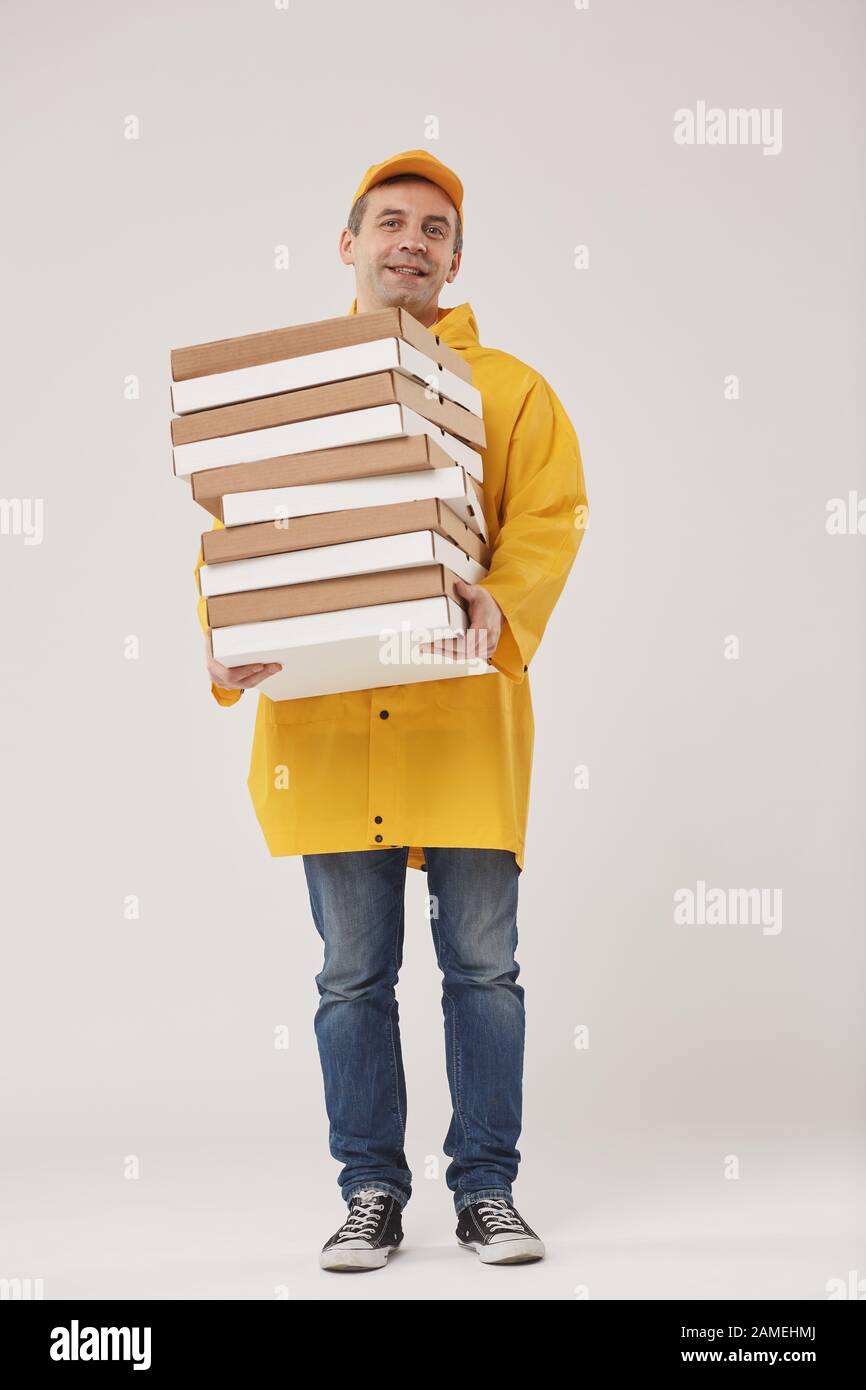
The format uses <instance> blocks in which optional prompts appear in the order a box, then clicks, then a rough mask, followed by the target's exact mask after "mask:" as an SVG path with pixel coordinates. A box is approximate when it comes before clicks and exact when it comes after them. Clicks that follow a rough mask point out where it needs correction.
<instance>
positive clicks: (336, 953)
mask: <svg viewBox="0 0 866 1390" xmlns="http://www.w3.org/2000/svg"><path fill="white" fill-rule="evenodd" d="M408 857H409V848H408V846H403V847H401V848H398V849H380V850H356V851H355V850H353V851H346V852H343V853H335V854H305V855H304V856H303V860H304V871H305V873H306V876H307V886H308V888H309V892H310V905H311V907H312V910H313V918H314V921H315V924H316V929H317V931H318V932H319V935H320V936H321V938H322V940H323V942H324V945H325V951H324V964H323V967H322V970H321V972H320V974H318V975H317V976H316V985H317V987H318V991H319V1006H318V1009H317V1011H316V1016H315V1025H314V1026H315V1032H316V1040H317V1043H318V1047H319V1057H320V1059H321V1064H322V1076H323V1080H324V1085H325V1107H326V1109H327V1112H328V1120H329V1123H330V1132H329V1145H330V1151H331V1156H332V1157H333V1158H336V1159H338V1160H339V1161H340V1162H341V1163H342V1165H343V1167H342V1169H341V1171H340V1173H339V1175H338V1177H337V1182H338V1183H339V1184H340V1190H341V1192H342V1195H343V1197H344V1198H345V1200H346V1201H348V1200H349V1198H350V1197H351V1196H352V1195H353V1194H354V1193H355V1192H358V1191H360V1190H361V1188H363V1187H374V1188H378V1189H379V1190H380V1191H382V1192H389V1193H391V1194H392V1195H393V1196H394V1197H396V1198H397V1200H398V1201H399V1203H400V1205H401V1207H402V1206H405V1204H406V1202H407V1201H408V1200H409V1198H410V1197H411V1195H412V1173H411V1171H410V1169H409V1165H408V1163H407V1162H406V1155H405V1153H404V1151H403V1145H404V1142H405V1136H406V1079H405V1076H404V1074H403V1058H402V1055H401V1051H400V1026H399V1021H398V1006H397V1000H396V998H395V995H394V986H395V985H396V983H397V978H398V975H399V971H400V966H401V965H402V962H403V928H404V921H405V915H404V901H403V895H404V891H405V885H406V870H407V860H408ZM424 857H425V862H426V866H427V879H428V885H429V887H428V893H429V895H430V923H431V928H432V932H433V943H434V946H435V949H436V959H437V961H438V963H439V968H440V970H441V971H442V976H443V980H442V1012H443V1015H444V1022H445V1064H446V1071H447V1075H448V1085H449V1088H450V1091H451V1105H452V1115H451V1123H450V1125H449V1127H448V1133H447V1134H446V1136H445V1140H444V1143H443V1149H444V1152H445V1153H446V1154H447V1155H448V1157H449V1158H450V1159H451V1163H450V1164H449V1165H448V1168H447V1170H446V1173H445V1181H446V1183H447V1184H448V1187H449V1188H450V1190H451V1192H452V1193H453V1194H454V1205H455V1209H456V1210H457V1212H460V1211H462V1209H463V1207H465V1206H466V1205H467V1203H468V1202H470V1201H476V1200H477V1199H478V1198H479V1197H509V1198H510V1197H511V1184H512V1182H513V1181H514V1178H515V1177H516V1174H517V1165H518V1163H519V1162H520V1153H519V1151H518V1149H517V1147H516V1144H517V1138H518V1135H519V1134H520V1130H521V1125H522V1101H523V1052H524V1032H525V1011H524V1005H523V993H524V992H523V988H522V986H520V985H518V984H517V976H518V974H519V971H520V967H519V965H518V964H517V961H516V960H515V959H514V952H515V949H516V947H517V884H518V877H519V875H520V872H521V870H520V869H519V868H518V867H517V861H516V859H515V857H514V855H513V854H512V853H511V851H510V850H501V849H427V850H425V856H424Z"/></svg>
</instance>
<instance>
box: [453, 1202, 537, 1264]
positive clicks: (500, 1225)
mask: <svg viewBox="0 0 866 1390" xmlns="http://www.w3.org/2000/svg"><path fill="white" fill-rule="evenodd" d="M457 1244H458V1245H460V1246H462V1248H463V1249H464V1250H474V1251H475V1253H476V1254H477V1256H478V1258H479V1259H480V1260H481V1261H482V1262H483V1263H484V1264H486V1265H518V1264H523V1263H524V1262H525V1261H527V1260H541V1259H543V1258H544V1242H543V1241H542V1240H539V1238H538V1236H537V1235H536V1234H535V1231H533V1230H532V1229H531V1228H530V1227H529V1226H527V1224H526V1222H525V1221H524V1220H523V1217H522V1216H521V1215H520V1213H519V1211H518V1210H517V1208H516V1207H515V1206H513V1205H512V1203H511V1202H509V1201H507V1200H506V1199H505V1198H503V1197H479V1199H478V1201H477V1202H470V1203H469V1205H468V1206H466V1207H464V1208H463V1210H462V1211H461V1213H460V1215H459V1216H458V1218H457Z"/></svg>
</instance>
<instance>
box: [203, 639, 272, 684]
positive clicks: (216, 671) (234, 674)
mask: <svg viewBox="0 0 866 1390" xmlns="http://www.w3.org/2000/svg"><path fill="white" fill-rule="evenodd" d="M205 653H206V656H207V669H208V675H209V676H210V678H211V680H212V681H213V683H214V685H218V686H219V687H220V689H222V690H249V689H251V687H252V686H254V685H258V684H259V683H260V682H261V681H263V680H266V679H267V677H268V676H272V675H273V674H274V672H275V671H282V669H283V668H282V666H281V665H280V663H279V662H278V661H272V662H270V663H269V664H267V665H263V664H261V663H258V664H256V665H253V666H223V665H222V663H221V662H219V661H217V660H216V658H215V657H214V654H213V643H212V642H211V634H210V631H208V633H207V636H206V637H205Z"/></svg>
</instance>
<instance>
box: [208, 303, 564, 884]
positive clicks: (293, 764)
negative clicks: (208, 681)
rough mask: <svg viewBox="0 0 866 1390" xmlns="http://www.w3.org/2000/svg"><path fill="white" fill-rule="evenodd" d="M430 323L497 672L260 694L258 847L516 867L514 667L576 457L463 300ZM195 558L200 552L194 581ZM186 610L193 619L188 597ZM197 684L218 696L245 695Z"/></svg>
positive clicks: (548, 403)
mask: <svg viewBox="0 0 866 1390" xmlns="http://www.w3.org/2000/svg"><path fill="white" fill-rule="evenodd" d="M349 312H350V313H352V314H354V313H356V312H357V301H354V302H353V304H352V308H351V309H350V311H349ZM436 332H437V333H438V334H439V336H440V337H441V338H442V340H443V342H445V343H447V344H448V346H449V347H452V348H454V349H455V350H456V351H457V352H459V353H460V354H461V356H463V357H465V358H466V360H467V361H468V362H469V364H470V365H471V367H472V379H473V383H474V384H475V386H477V387H478V389H479V390H480V392H481V396H482V400H483V410H484V425H485V430H486V437H487V448H486V449H483V450H481V451H480V452H481V456H482V460H483V468H484V484H483V500H484V512H485V517H486V520H487V524H488V527H489V535H490V545H491V551H492V561H491V565H490V572H489V574H488V575H487V577H486V578H485V579H483V580H482V581H481V587H483V588H485V589H487V590H488V591H489V593H491V594H492V595H493V597H494V598H495V600H496V602H497V603H498V604H499V607H500V608H501V609H502V612H503V622H502V633H501V636H500V639H499V643H498V645H497V647H496V650H495V651H494V653H493V655H492V657H491V661H492V664H493V665H494V666H495V667H496V670H497V672H498V673H499V674H498V675H485V676H474V677H472V676H469V677H465V678H463V679H457V680H455V679H453V678H452V679H446V680H441V681H419V682H417V683H412V684H408V685H393V686H381V687H379V688H377V689H374V690H354V691H349V692H346V693H344V694H336V695H314V696H308V697H304V698H302V699H297V700H281V701H276V702H275V701H273V700H269V699H268V698H267V696H265V695H263V694H262V693H261V692H259V702H258V709H257V712H256V722H255V731H254V735H253V747H252V755H251V761H250V770H249V777H248V779H247V786H248V788H249V791H250V795H251V797H252V801H253V806H254V808H255V812H256V815H257V817H258V820H259V824H260V825H261V828H262V831H263V832H264V836H265V840H266V842H267V846H268V849H269V850H270V853H271V854H272V855H294V854H297V855H300V854H320V853H327V852H330V851H334V850H361V849H377V848H387V847H393V846H402V845H408V846H409V847H410V851H409V860H408V863H409V867H410V868H414V869H420V868H422V867H423V865H424V854H423V849H424V847H426V846H433V845H437V846H440V845H441V846H453V847H460V846H464V847H474V848H478V849H508V850H512V851H513V852H514V854H515V856H516V859H517V863H518V865H519V867H520V868H521V869H522V868H523V867H524V847H525V842H526V822H527V817H528V812H529V787H530V773H531V769H532V749H533V740H534V734H535V723H534V719H533V712H532V700H531V697H530V692H529V681H528V679H527V676H526V672H527V669H528V666H529V663H530V662H531V660H532V658H533V656H534V655H535V652H536V651H537V649H538V645H539V643H540V641H541V638H542V636H543V633H544V629H545V627H546V625H547V622H548V619H549V618H550V615H551V613H552V611H553V607H554V605H555V603H556V601H557V599H558V598H559V595H560V593H561V592H562V589H563V587H564V585H565V581H566V579H567V578H568V573H569V570H570V569H571V566H572V564H573V562H574V559H575V556H576V555H577V551H578V548H579V546H580V543H581V540H582V539H583V534H584V528H585V520H586V516H587V497H586V487H585V483H584V476H583V464H582V461H581V455H580V446H579V444H578V440H577V436H576V434H575V432H574V429H573V427H572V424H571V421H570V420H569V418H568V416H567V415H566V413H565V410H564V409H563V406H562V404H561V402H560V401H559V399H558V397H557V396H556V395H555V394H554V392H553V390H552V388H551V387H550V385H549V384H548V383H547V381H546V380H545V379H544V377H543V376H541V375H540V374H539V373H538V372H536V371H534V370H533V369H532V368H531V367H528V366H527V365H526V363H525V362H521V361H519V360H518V359H517V358H516V357H512V356H511V354H510V353H507V352H500V351H499V350H498V349H496V348H486V347H482V346H481V344H480V342H479V341H478V324H477V322H476V320H475V315H474V314H473V312H472V308H471V305H469V304H458V305H457V306H456V307H455V308H453V309H440V310H439V321H438V322H437V324H436ZM221 525H222V522H220V521H217V520H214V523H213V527H214V529H216V528H218V527H220V526H221ZM201 565H202V552H201V549H199V554H198V562H197V564H196V567H195V579H196V586H197V588H198V591H199V594H201V583H200V579H199V569H200V568H201ZM198 614H199V621H200V623H201V625H202V628H203V629H204V631H205V632H206V631H207V613H206V608H205V600H204V598H202V597H200V598H199V605H198ZM211 692H212V694H213V696H214V698H215V699H216V700H217V702H218V703H219V704H221V705H233V704H236V703H237V701H238V700H239V699H240V698H241V696H242V695H243V694H244V692H243V691H242V690H224V689H223V688H222V687H220V686H216V685H211Z"/></svg>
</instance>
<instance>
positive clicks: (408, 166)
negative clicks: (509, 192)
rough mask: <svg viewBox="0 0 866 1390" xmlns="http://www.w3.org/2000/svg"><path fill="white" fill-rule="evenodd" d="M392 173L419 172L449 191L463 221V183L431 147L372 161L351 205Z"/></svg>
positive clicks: (405, 151)
mask: <svg viewBox="0 0 866 1390" xmlns="http://www.w3.org/2000/svg"><path fill="white" fill-rule="evenodd" d="M393 174H420V175H421V177H422V178H425V179H430V180H431V181H432V182H433V183H435V184H438V185H439V187H440V188H441V189H442V191H443V193H447V194H448V197H449V198H450V199H451V201H452V203H453V204H454V206H455V207H456V209H457V211H458V213H459V215H460V220H461V222H462V221H463V184H462V183H461V182H460V180H459V179H458V177H457V175H456V174H455V173H454V170H453V169H449V168H448V166H447V164H443V163H442V161H441V159H437V158H436V156H435V154H430V153H429V151H428V150H404V151H403V153H402V154H393V155H392V156H391V158H390V159H385V160H383V161H382V163H381V164H371V165H370V168H369V169H368V170H367V172H366V174H365V175H364V177H363V178H362V180H361V182H360V184H359V186H358V191H357V193H356V194H355V196H354V198H353V199H352V205H353V206H354V204H355V203H356V202H357V201H358V199H359V198H360V197H361V196H362V194H364V193H368V192H369V191H370V189H371V188H375V187H376V184H377V183H381V182H382V180H383V179H390V178H391V176H392V175H393Z"/></svg>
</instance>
